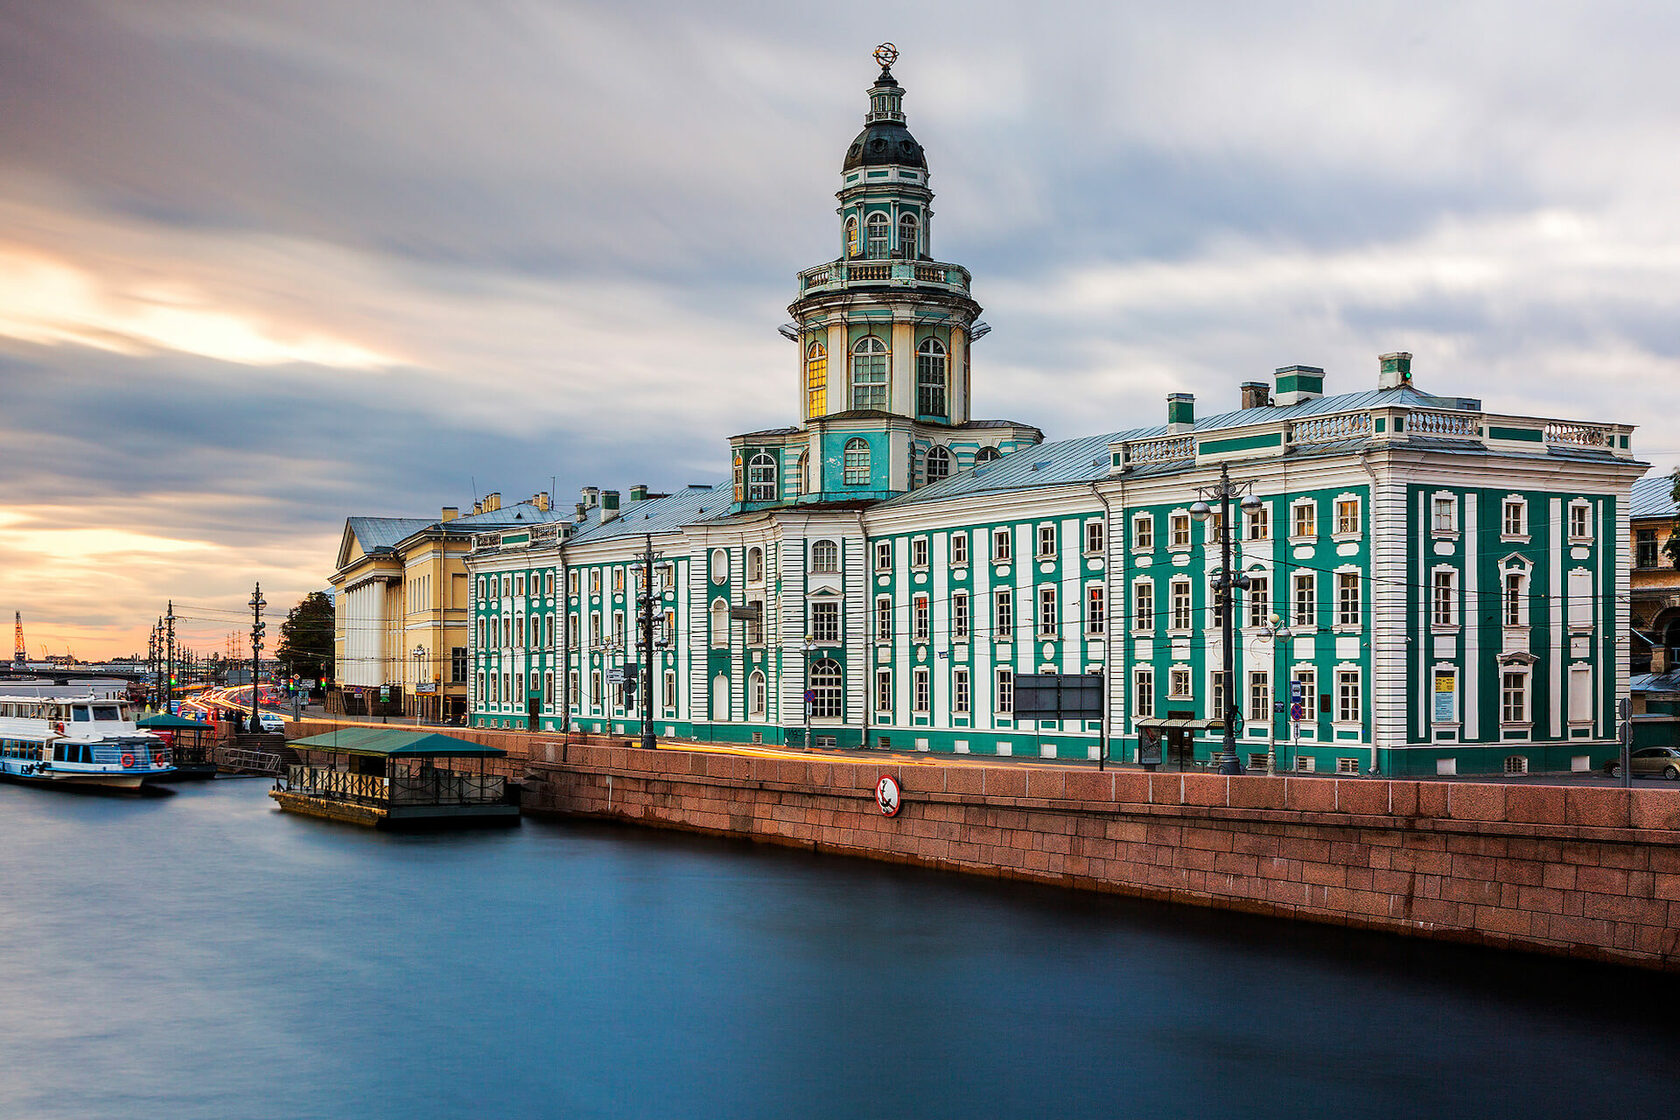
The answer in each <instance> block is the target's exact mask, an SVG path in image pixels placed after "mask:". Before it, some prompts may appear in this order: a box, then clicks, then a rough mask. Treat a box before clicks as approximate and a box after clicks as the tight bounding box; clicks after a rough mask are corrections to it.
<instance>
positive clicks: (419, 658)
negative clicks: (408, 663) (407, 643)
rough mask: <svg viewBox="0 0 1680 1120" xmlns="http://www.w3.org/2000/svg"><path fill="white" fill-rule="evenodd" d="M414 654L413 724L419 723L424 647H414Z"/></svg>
mask: <svg viewBox="0 0 1680 1120" xmlns="http://www.w3.org/2000/svg"><path fill="white" fill-rule="evenodd" d="M412 652H413V654H414V722H415V723H416V724H419V723H420V703H421V701H420V674H421V673H423V672H424V671H425V665H426V647H425V646H415V647H414V649H413V651H412Z"/></svg>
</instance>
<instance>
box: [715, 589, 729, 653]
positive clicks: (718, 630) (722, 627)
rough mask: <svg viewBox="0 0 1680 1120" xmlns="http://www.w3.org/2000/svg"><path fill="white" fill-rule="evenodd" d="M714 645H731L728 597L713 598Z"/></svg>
mask: <svg viewBox="0 0 1680 1120" xmlns="http://www.w3.org/2000/svg"><path fill="white" fill-rule="evenodd" d="M712 645H714V646H728V645H729V602H728V600H726V599H713V600H712Z"/></svg>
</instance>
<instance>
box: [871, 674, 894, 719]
mask: <svg viewBox="0 0 1680 1120" xmlns="http://www.w3.org/2000/svg"><path fill="white" fill-rule="evenodd" d="M892 701H893V695H892V670H891V669H877V670H875V710H876V711H877V712H890V711H892V706H893V703H892Z"/></svg>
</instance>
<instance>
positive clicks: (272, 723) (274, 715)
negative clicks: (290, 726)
mask: <svg viewBox="0 0 1680 1120" xmlns="http://www.w3.org/2000/svg"><path fill="white" fill-rule="evenodd" d="M257 726H259V727H261V728H262V729H263V730H264V731H265V732H267V731H285V730H286V718H285V717H284V716H282V715H280V714H279V713H278V712H258V713H257Z"/></svg>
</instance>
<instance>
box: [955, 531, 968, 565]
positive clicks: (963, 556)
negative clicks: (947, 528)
mask: <svg viewBox="0 0 1680 1120" xmlns="http://www.w3.org/2000/svg"><path fill="white" fill-rule="evenodd" d="M967 563H968V534H967V533H952V534H951V564H952V566H953V567H958V568H960V567H962V566H963V565H965V564H967Z"/></svg>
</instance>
